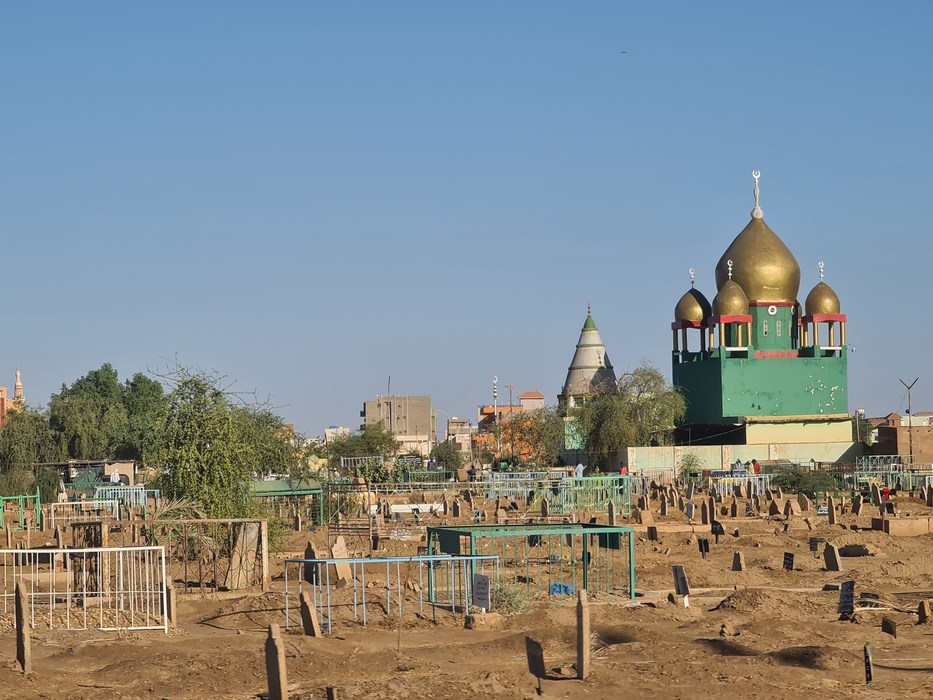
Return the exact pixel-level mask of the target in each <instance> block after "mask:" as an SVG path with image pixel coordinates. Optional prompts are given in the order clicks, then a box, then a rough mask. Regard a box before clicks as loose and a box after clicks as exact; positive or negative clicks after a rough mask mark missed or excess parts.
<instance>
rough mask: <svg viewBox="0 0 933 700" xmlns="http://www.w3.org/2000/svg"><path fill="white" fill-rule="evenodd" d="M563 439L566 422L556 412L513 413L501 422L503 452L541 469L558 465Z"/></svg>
mask: <svg viewBox="0 0 933 700" xmlns="http://www.w3.org/2000/svg"><path fill="white" fill-rule="evenodd" d="M564 435H565V423H564V419H563V418H562V417H561V415H560V413H558V411H557V409H556V408H537V409H534V410H531V411H522V412H520V413H512V414H510V415H509V416H508V417H507V418H506V419H505V420H503V421H502V444H503V450H508V451H509V456H511V453H512V452H514V453H515V455H516V457H517V458H519V459H522V460H524V461H528V462H532V463H534V464H537V465H539V466H550V465H553V464H556V463H557V458H558V456H559V455H560V450H561V448H562V447H563V445H564Z"/></svg>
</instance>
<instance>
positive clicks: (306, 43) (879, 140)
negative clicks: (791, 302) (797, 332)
mask: <svg viewBox="0 0 933 700" xmlns="http://www.w3.org/2000/svg"><path fill="white" fill-rule="evenodd" d="M930 26H933V3H929V2H899V3H877V2H841V1H839V2H818V3H816V2H781V3H774V2H747V1H746V2H734V3H727V2H715V3H709V2H702V3H701V2H684V3H666V2H640V3H635V2H618V1H612V2H596V1H592V0H591V1H588V2H585V3H584V2H542V1H540V0H535V1H530V2H516V1H510V2H480V1H475V0H474V1H472V2H464V3H450V2H434V1H430V2H429V1H425V2H404V1H402V0H398V1H394V2H381V1H380V2H375V1H373V2H308V1H301V2H275V3H258V2H233V1H231V0H224V1H223V2H207V1H201V2H159V3H127V2H118V1H116V0H113V1H111V2H93V1H91V0H87V1H84V2H70V1H68V2H65V1H60V2H41V3H25V2H19V3H13V2H7V3H4V4H3V5H0V64H2V66H3V70H2V72H0V125H2V129H0V139H2V142H0V143H2V150H0V226H2V231H3V249H2V255H3V276H4V279H3V287H4V289H5V291H6V300H5V303H4V304H3V309H4V314H5V326H6V328H7V332H6V335H5V337H4V339H3V342H2V345H0V377H6V379H5V380H4V383H6V384H7V385H8V386H10V387H12V383H13V374H14V371H15V369H16V368H17V367H20V368H21V369H22V371H23V380H24V382H25V385H26V392H27V398H28V399H29V400H30V402H32V403H37V404H44V403H46V402H47V401H48V398H49V395H50V394H51V393H52V392H54V391H56V390H57V389H58V387H60V385H61V384H62V382H68V383H70V382H71V381H73V380H74V379H75V378H77V377H79V376H81V375H83V374H84V373H86V372H87V371H88V370H90V369H94V368H96V367H98V366H100V365H101V364H102V363H103V362H110V363H112V364H113V365H114V366H115V367H116V368H117V369H118V370H119V371H120V374H121V376H122V377H128V376H129V375H131V374H133V373H134V372H136V371H145V370H147V368H148V369H157V368H159V367H160V366H162V367H164V366H165V364H166V362H167V361H171V362H174V360H175V358H176V357H177V359H178V361H179V362H180V363H181V364H183V365H189V366H199V367H202V368H209V369H214V370H216V371H218V372H220V373H222V374H224V375H227V376H228V377H230V378H231V379H235V380H236V385H235V386H236V388H238V389H242V390H252V389H256V390H257V391H258V392H259V393H260V394H261V395H262V396H269V397H271V399H272V401H273V403H274V404H275V405H276V406H278V407H279V412H280V413H281V415H282V416H283V417H284V418H285V419H286V420H287V421H289V422H293V423H295V425H296V427H297V428H298V429H299V430H300V431H302V432H305V433H306V434H309V435H316V434H320V433H321V432H322V430H323V428H324V427H326V426H327V425H330V424H339V425H346V426H350V427H356V426H358V425H359V422H360V419H359V411H360V409H361V407H362V403H363V401H364V400H366V399H368V398H372V397H374V396H375V395H376V394H383V393H385V392H386V390H387V381H388V377H389V376H390V375H391V377H392V384H391V389H392V392H393V393H410V394H430V395H431V396H432V397H433V398H434V402H435V405H436V406H437V407H438V408H439V409H441V410H443V411H445V412H446V413H448V414H451V415H459V416H462V417H470V418H471V419H473V420H475V418H476V407H477V405H478V404H480V403H486V402H490V401H491V381H492V377H493V376H494V375H498V377H499V382H500V399H504V400H506V401H507V395H508V391H507V390H506V389H504V388H501V387H504V386H505V385H510V384H511V385H514V386H515V387H517V388H516V394H517V393H520V392H521V391H526V390H532V389H537V390H540V391H543V392H544V394H545V395H546V396H547V397H548V400H549V402H554V401H555V400H556V394H557V393H558V391H559V389H560V386H561V384H562V382H563V379H564V375H565V373H566V369H567V366H568V364H569V363H570V360H571V357H572V355H573V349H574V344H575V343H576V341H577V337H578V335H579V332H580V328H581V326H582V324H583V321H584V318H585V315H586V303H587V301H592V303H593V315H594V318H595V320H596V323H597V325H598V326H599V329H600V332H601V333H602V337H603V340H604V342H605V343H606V347H607V351H608V354H609V357H610V358H611V360H612V361H613V364H614V365H615V366H616V369H617V371H619V372H621V371H625V370H626V369H630V368H632V367H634V366H636V365H637V364H639V362H640V361H641V360H642V359H647V360H648V361H650V362H652V363H653V364H655V365H657V366H658V367H660V368H661V369H663V370H664V372H665V373H666V374H668V376H669V373H670V342H671V341H670V322H671V320H672V313H673V308H674V304H675V303H676V302H677V300H678V298H679V297H680V295H681V294H682V293H683V292H684V291H685V290H686V289H687V288H688V286H689V278H688V274H687V270H688V268H690V267H695V268H696V269H697V286H698V288H700V289H701V290H702V291H703V292H704V293H706V295H707V296H708V297H709V298H710V299H712V297H713V295H714V294H715V284H714V280H713V269H714V266H715V264H716V262H717V260H718V259H719V256H720V255H721V254H722V252H723V251H724V250H725V249H726V247H727V246H728V245H729V243H730V242H731V241H732V239H733V238H734V237H735V235H736V234H737V233H738V232H739V231H740V230H741V229H742V228H743V227H744V226H745V224H746V223H747V222H748V219H749V212H750V210H751V208H752V205H753V200H752V186H753V183H752V179H751V176H750V173H751V171H752V170H753V169H755V168H757V169H760V170H761V173H762V176H761V205H762V208H763V209H764V212H765V220H766V221H767V222H768V224H769V225H770V226H771V228H772V229H774V231H775V232H777V233H778V235H780V236H781V237H782V238H783V240H784V242H785V243H786V244H787V245H788V246H789V247H790V249H791V250H792V251H793V252H794V254H795V255H796V257H797V259H798V261H799V262H800V265H801V268H802V271H803V274H802V283H801V291H800V298H801V299H803V298H804V297H805V296H806V294H807V291H808V290H809V289H810V287H812V286H813V284H815V283H816V282H817V280H818V271H817V262H818V261H819V260H824V261H825V263H826V281H827V282H828V283H829V284H831V285H832V286H833V287H834V288H835V290H836V291H837V293H838V294H839V296H840V298H841V300H842V307H843V308H842V310H843V312H844V313H847V314H848V315H849V327H848V330H849V333H848V336H849V337H848V340H849V342H850V343H851V344H852V346H854V352H853V353H852V354H851V355H850V364H849V387H850V403H849V408H850V411H854V410H855V409H856V408H864V409H865V410H866V411H867V413H868V414H869V415H880V414H883V413H886V412H888V411H892V410H903V409H904V408H906V394H905V391H904V388H903V387H902V386H901V384H900V383H899V381H898V379H900V378H903V379H905V380H907V381H908V382H909V381H910V380H912V379H913V378H914V377H917V376H919V377H920V381H919V382H918V383H917V385H916V387H915V389H914V391H913V405H914V410H924V409H933V372H931V371H930V370H929V367H930V350H931V346H933V328H931V323H930V320H929V308H930V300H931V296H933V293H931V287H930V284H929V282H928V275H929V272H930V269H931V264H933V252H931V247H930V233H931V231H930V221H931V217H930V215H929V209H930V206H931V204H930V199H931V197H930V192H931V191H933V175H931V172H930V167H931V166H930V160H931V154H933V129H931V123H933V115H931V111H933V110H931V107H933V99H931V97H933V95H931V90H933V81H931V77H930V76H931V75H933V42H931V41H930V37H929V29H930ZM623 52H624V53H623Z"/></svg>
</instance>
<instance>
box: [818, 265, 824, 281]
mask: <svg viewBox="0 0 933 700" xmlns="http://www.w3.org/2000/svg"><path fill="white" fill-rule="evenodd" d="M818 267H819V268H820V281H822V280H823V261H822V260H820V263H819V265H818Z"/></svg>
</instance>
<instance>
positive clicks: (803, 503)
mask: <svg viewBox="0 0 933 700" xmlns="http://www.w3.org/2000/svg"><path fill="white" fill-rule="evenodd" d="M797 505H798V506H800V512H801V513H809V512H810V499H809V498H807V494H805V493H798V494H797Z"/></svg>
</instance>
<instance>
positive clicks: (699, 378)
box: [671, 171, 852, 445]
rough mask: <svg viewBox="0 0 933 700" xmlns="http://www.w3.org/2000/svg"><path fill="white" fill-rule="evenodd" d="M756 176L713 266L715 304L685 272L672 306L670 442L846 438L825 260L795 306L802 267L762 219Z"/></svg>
mask: <svg viewBox="0 0 933 700" xmlns="http://www.w3.org/2000/svg"><path fill="white" fill-rule="evenodd" d="M759 175H760V174H759V173H758V172H757V171H755V172H754V173H753V177H754V179H755V190H754V193H755V206H754V209H753V210H752V212H751V221H749V223H748V225H747V226H746V227H745V228H744V229H743V230H742V231H741V232H740V233H739V235H738V236H736V237H735V240H733V241H732V243H731V244H730V245H729V247H728V248H726V251H725V252H724V253H723V254H722V257H721V258H720V259H719V262H718V263H717V265H716V275H715V277H716V289H717V292H716V294H715V296H714V297H713V301H712V303H710V302H709V301H708V300H707V298H706V297H705V296H704V295H703V294H702V293H701V292H700V291H699V290H698V289H696V288H695V287H694V270H692V269H691V270H690V289H688V290H687V292H686V293H685V294H684V295H683V296H682V297H681V298H680V301H678V302H677V305H676V306H675V308H674V322H673V323H672V324H671V330H672V335H673V354H672V359H673V372H672V375H673V376H672V378H673V383H674V385H675V386H677V387H679V388H680V390H681V391H682V392H683V395H684V398H685V399H686V402H687V414H686V417H685V420H684V422H683V424H682V425H681V426H679V427H678V430H677V434H676V442H677V443H678V444H682V445H688V444H689V445H773V444H781V443H784V444H786V443H796V444H807V443H810V444H813V443H851V442H852V435H851V417H850V416H849V408H848V379H847V368H846V316H845V314H843V313H841V305H840V302H839V297H838V296H837V295H836V293H835V292H834V291H833V290H832V288H831V287H830V286H829V285H828V284H827V283H826V282H824V281H823V275H824V267H823V263H822V262H820V263H819V266H818V269H819V281H818V282H817V283H816V284H815V286H814V287H813V288H812V289H811V290H810V292H809V294H807V297H806V300H805V301H804V303H803V305H801V304H800V302H799V300H798V294H799V291H800V265H799V264H798V262H797V260H796V258H795V257H794V255H793V253H792V252H791V251H790V250H789V249H788V247H787V246H786V245H785V244H784V242H783V241H782V240H781V239H780V238H779V237H778V235H777V234H776V233H775V232H774V231H772V230H771V228H770V227H769V226H768V224H767V223H765V220H764V214H763V213H762V210H761V207H760V206H759V188H758V178H759ZM814 267H816V266H814Z"/></svg>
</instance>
